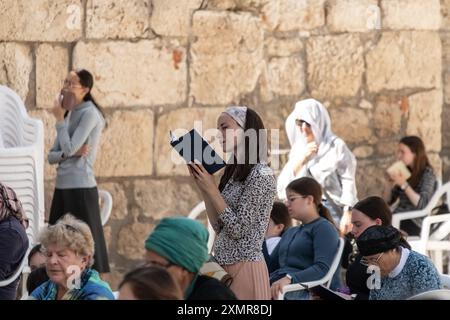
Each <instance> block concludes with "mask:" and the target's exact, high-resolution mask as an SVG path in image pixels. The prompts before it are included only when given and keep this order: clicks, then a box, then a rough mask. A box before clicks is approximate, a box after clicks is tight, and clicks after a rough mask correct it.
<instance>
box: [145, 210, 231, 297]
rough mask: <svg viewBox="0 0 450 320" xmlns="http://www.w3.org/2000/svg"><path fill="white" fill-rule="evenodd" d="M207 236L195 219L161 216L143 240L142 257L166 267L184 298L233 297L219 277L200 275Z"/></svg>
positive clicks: (148, 261) (149, 262)
mask: <svg viewBox="0 0 450 320" xmlns="http://www.w3.org/2000/svg"><path fill="white" fill-rule="evenodd" d="M208 238H209V234H208V231H207V230H206V228H205V227H204V226H203V225H202V224H201V223H200V222H198V221H196V220H193V219H189V218H185V217H171V218H164V219H162V220H161V222H160V223H159V224H158V225H157V226H156V228H155V229H154V231H153V232H152V233H151V234H150V235H149V236H148V238H147V240H146V241H145V249H146V253H145V260H146V262H147V263H148V264H150V265H158V266H161V267H163V268H165V269H167V271H168V272H169V273H170V274H171V275H172V277H173V278H174V279H175V280H176V281H177V282H178V285H179V286H180V288H181V289H182V290H183V292H184V294H185V298H186V299H187V300H203V299H205V300H206V299H212V300H229V299H235V297H234V294H233V293H232V292H231V291H230V290H229V289H228V288H227V287H226V286H224V285H223V284H222V283H220V282H219V281H218V280H216V279H214V278H211V277H208V276H203V275H199V271H200V268H201V267H202V266H203V264H204V263H205V262H206V261H207V260H208V256H209V255H208Z"/></svg>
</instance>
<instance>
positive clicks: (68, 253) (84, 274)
mask: <svg viewBox="0 0 450 320" xmlns="http://www.w3.org/2000/svg"><path fill="white" fill-rule="evenodd" d="M41 244H42V247H43V250H44V252H45V254H46V256H47V261H46V270H47V274H48V276H49V278H50V280H48V281H46V282H44V283H43V284H42V285H40V286H39V287H38V288H36V289H35V290H34V291H33V292H32V293H31V294H30V299H31V300H114V295H113V293H112V291H111V289H110V287H109V285H108V284H107V283H106V282H104V281H102V280H101V279H100V276H99V274H98V272H97V271H95V270H94V269H91V266H92V264H93V263H94V261H93V256H94V240H93V238H92V233H91V230H90V229H89V226H88V225H87V224H86V223H84V222H83V221H81V220H78V219H76V218H74V217H73V216H72V215H70V214H66V215H65V216H64V217H62V218H61V219H60V220H58V222H57V223H56V224H54V225H52V226H49V227H48V228H47V229H46V230H44V232H43V234H42V236H41Z"/></svg>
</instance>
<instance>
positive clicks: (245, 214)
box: [189, 106, 276, 300]
mask: <svg viewBox="0 0 450 320" xmlns="http://www.w3.org/2000/svg"><path fill="white" fill-rule="evenodd" d="M217 127H218V129H219V132H220V135H219V137H220V140H221V142H222V147H223V151H224V152H229V153H231V154H232V157H231V159H230V160H229V162H228V164H227V165H226V167H225V171H224V174H223V176H222V178H221V180H220V183H219V186H217V185H216V184H215V181H214V178H213V176H212V175H210V174H209V173H208V172H207V171H206V170H205V169H204V168H203V166H201V165H199V164H190V165H189V171H190V173H191V176H192V178H193V179H194V181H195V183H196V185H197V186H198V188H199V190H200V192H201V195H202V197H203V200H204V201H205V205H206V211H207V214H208V219H209V221H210V222H211V224H212V226H213V228H214V230H215V232H216V233H217V237H216V241H215V242H214V255H215V258H216V260H217V261H218V263H219V264H220V265H221V266H222V267H223V268H224V269H225V270H226V271H227V272H228V273H229V274H230V275H231V277H232V278H233V282H232V284H231V286H230V289H231V290H232V291H233V292H234V293H235V295H236V296H237V298H238V299H244V300H269V299H270V297H271V295H270V284H269V274H268V270H267V266H266V263H265V261H264V256H263V253H262V245H263V242H264V237H265V233H266V230H267V226H268V224H269V217H270V211H271V209H272V205H273V202H274V199H275V194H276V185H275V178H274V175H273V172H272V170H271V169H270V168H269V166H268V164H267V163H266V158H267V138H266V132H265V129H264V124H263V122H262V120H261V118H260V117H259V115H258V114H257V113H256V112H255V111H253V110H252V109H250V108H247V107H241V106H238V107H229V108H227V109H226V110H225V111H224V112H223V113H221V114H220V116H219V118H218V121H217Z"/></svg>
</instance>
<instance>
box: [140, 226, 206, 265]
mask: <svg viewBox="0 0 450 320" xmlns="http://www.w3.org/2000/svg"><path fill="white" fill-rule="evenodd" d="M208 237H209V234H208V231H207V230H206V228H205V227H204V226H203V225H202V224H201V223H200V222H198V221H196V220H193V219H189V218H185V217H171V218H164V219H162V220H161V222H160V223H159V224H158V225H157V226H156V228H155V230H154V231H153V232H152V233H151V234H150V235H149V236H148V238H147V240H146V241H145V248H146V249H147V250H150V251H154V252H156V253H157V254H159V255H160V256H162V257H164V258H166V259H167V260H169V261H170V262H171V263H173V264H176V265H179V266H182V267H183V268H185V269H186V270H188V271H190V272H193V273H198V271H199V270H200V268H201V267H202V266H203V264H204V263H205V262H206V261H207V260H208Z"/></svg>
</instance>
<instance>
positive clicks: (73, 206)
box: [48, 69, 109, 273]
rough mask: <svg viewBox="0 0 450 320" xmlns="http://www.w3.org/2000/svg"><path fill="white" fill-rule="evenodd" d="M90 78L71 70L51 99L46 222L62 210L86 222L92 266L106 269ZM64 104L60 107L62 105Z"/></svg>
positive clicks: (99, 125)
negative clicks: (52, 170) (51, 167)
mask: <svg viewBox="0 0 450 320" xmlns="http://www.w3.org/2000/svg"><path fill="white" fill-rule="evenodd" d="M93 85H94V79H93V77H92V74H91V73H90V72H89V71H87V70H83V69H82V70H76V71H71V72H69V74H68V75H67V78H66V79H65V81H64V87H63V90H62V93H63V95H64V99H65V100H64V102H59V101H58V103H55V106H54V108H53V114H54V116H55V118H56V121H57V122H56V131H57V136H56V139H55V143H54V145H53V147H52V149H51V150H50V152H49V154H48V162H49V163H50V164H58V168H57V176H56V185H55V192H54V194H53V200H52V205H51V209H50V218H49V224H51V225H53V224H55V223H56V221H57V220H58V219H59V218H60V217H62V216H63V215H64V214H66V213H71V214H72V215H74V216H75V217H76V218H78V219H80V220H82V221H84V222H86V223H87V224H88V225H89V227H90V229H91V232H92V235H93V238H94V243H95V256H94V266H93V268H94V269H96V270H97V271H98V272H100V273H107V272H109V263H108V255H107V252H106V244H105V238H104V234H103V227H102V223H101V220H100V207H99V198H98V190H97V182H96V180H95V175H94V162H95V157H96V155H97V148H98V145H99V143H100V136H101V132H102V130H103V128H104V127H105V118H104V115H103V112H102V110H101V108H100V106H99V105H98V104H97V103H96V102H95V100H94V98H93V97H92V95H91V90H92V86H93ZM63 105H64V109H63Z"/></svg>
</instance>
